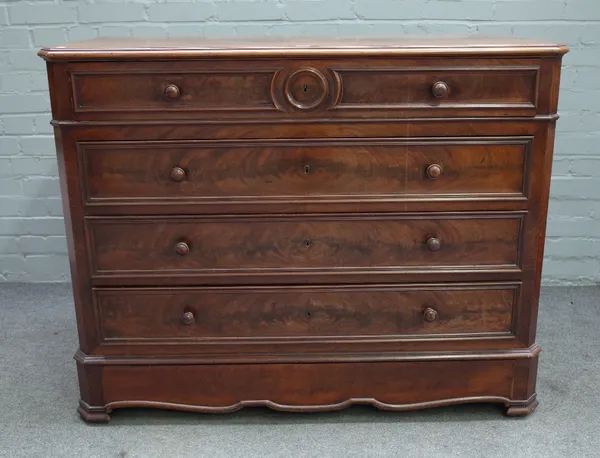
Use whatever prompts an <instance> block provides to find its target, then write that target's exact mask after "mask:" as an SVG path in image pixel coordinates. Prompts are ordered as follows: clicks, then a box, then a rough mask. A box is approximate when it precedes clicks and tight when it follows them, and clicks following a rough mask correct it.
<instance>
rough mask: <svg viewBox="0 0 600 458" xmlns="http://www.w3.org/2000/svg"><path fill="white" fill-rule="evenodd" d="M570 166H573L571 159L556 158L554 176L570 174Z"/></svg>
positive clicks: (553, 166)
mask: <svg viewBox="0 0 600 458" xmlns="http://www.w3.org/2000/svg"><path fill="white" fill-rule="evenodd" d="M570 168H571V161H570V160H569V159H567V158H563V159H557V158H555V159H554V162H553V163H552V175H553V176H558V175H568V174H569V170H570Z"/></svg>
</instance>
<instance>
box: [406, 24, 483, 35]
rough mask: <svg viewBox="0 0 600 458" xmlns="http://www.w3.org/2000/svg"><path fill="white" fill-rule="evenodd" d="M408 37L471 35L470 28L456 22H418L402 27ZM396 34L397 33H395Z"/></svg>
mask: <svg viewBox="0 0 600 458" xmlns="http://www.w3.org/2000/svg"><path fill="white" fill-rule="evenodd" d="M403 29H404V33H406V34H408V35H458V36H467V35H469V34H471V33H472V26H471V25H469V24H459V23H456V22H439V21H419V22H416V23H409V24H404V25H403ZM396 33H397V32H396Z"/></svg>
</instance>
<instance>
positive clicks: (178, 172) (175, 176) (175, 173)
mask: <svg viewBox="0 0 600 458" xmlns="http://www.w3.org/2000/svg"><path fill="white" fill-rule="evenodd" d="M184 179H185V170H183V169H182V168H181V167H173V170H171V180H173V181H175V182H177V183H180V182H181V181H183V180H184Z"/></svg>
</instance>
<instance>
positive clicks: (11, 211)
mask: <svg viewBox="0 0 600 458" xmlns="http://www.w3.org/2000/svg"><path fill="white" fill-rule="evenodd" d="M18 215H19V199H15V198H14V197H0V217H2V216H18ZM3 224H4V222H2V223H0V226H2V225H3ZM0 253H2V250H0Z"/></svg>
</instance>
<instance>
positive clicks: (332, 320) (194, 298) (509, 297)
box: [97, 285, 515, 343]
mask: <svg viewBox="0 0 600 458" xmlns="http://www.w3.org/2000/svg"><path fill="white" fill-rule="evenodd" d="M448 288H449V285H448V286H447V287H446V288H445V289H433V290H426V289H423V290H420V289H408V288H406V287H402V286H389V287H385V288H384V287H364V288H362V289H356V288H349V287H336V288H320V289H314V288H306V287H304V288H290V287H287V288H285V287H273V288H268V289H265V288H256V289H248V288H244V289H239V288H218V289H214V288H213V289H202V290H193V291H187V290H174V291H161V292H160V293H157V292H156V291H152V290H150V289H146V290H143V291H137V292H132V293H130V294H125V295H123V294H122V293H119V292H117V291H114V290H112V291H103V290H99V291H98V292H97V307H98V312H99V316H101V323H100V325H101V328H102V335H103V336H104V339H105V342H106V343H109V342H111V341H112V342H114V341H116V340H119V341H122V342H123V341H128V340H131V342H132V343H135V340H136V339H172V338H180V339H186V340H190V339H195V338H200V339H217V340H220V339H221V338H228V339H236V338H266V337H312V336H321V337H327V336H347V337H353V338H356V339H360V338H361V337H362V336H400V335H404V336H409V335H421V336H425V337H427V336H429V337H439V336H440V335H454V336H455V337H460V336H463V337H464V336H467V335H469V334H478V335H479V336H480V337H481V336H483V335H486V336H489V335H492V334H510V333H511V332H512V325H513V308H514V300H515V298H514V293H515V290H514V289H510V288H500V289H454V290H452V289H448ZM432 307H433V308H432ZM434 308H435V310H434ZM180 317H185V319H181V321H182V322H184V324H186V325H190V324H192V323H194V320H195V324H194V326H191V327H187V328H186V327H182V326H181V324H180Z"/></svg>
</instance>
